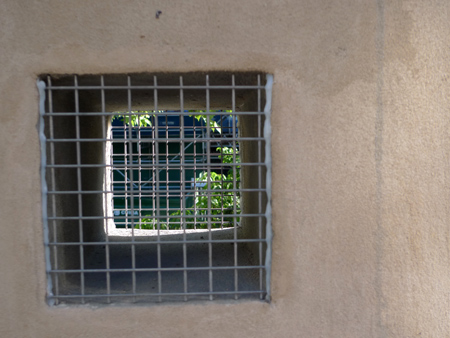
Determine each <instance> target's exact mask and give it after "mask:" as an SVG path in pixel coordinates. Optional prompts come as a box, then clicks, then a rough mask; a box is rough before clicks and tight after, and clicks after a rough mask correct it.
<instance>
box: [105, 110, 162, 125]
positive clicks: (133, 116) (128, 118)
mask: <svg viewBox="0 0 450 338" xmlns="http://www.w3.org/2000/svg"><path fill="white" fill-rule="evenodd" d="M153 114H154V112H153V111H146V110H144V111H131V112H130V114H123V115H114V116H113V118H112V120H113V121H114V120H115V119H118V120H122V121H123V122H124V123H125V124H126V125H129V124H130V123H131V126H132V127H136V126H139V127H147V126H151V125H152V121H151V120H150V115H153Z"/></svg>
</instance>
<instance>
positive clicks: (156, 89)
mask: <svg viewBox="0 0 450 338" xmlns="http://www.w3.org/2000/svg"><path fill="white" fill-rule="evenodd" d="M153 84H154V86H155V89H154V90H153V96H154V101H155V112H156V118H155V139H156V141H155V143H156V146H155V157H156V164H159V141H158V139H159V130H158V79H157V78H156V76H153ZM155 182H156V190H157V192H156V216H157V218H156V224H157V226H156V228H157V241H158V244H157V261H158V294H160V295H161V293H162V276H161V270H160V269H161V243H160V240H161V219H160V217H159V216H160V215H161V213H160V208H161V203H160V192H159V190H160V189H159V171H158V167H157V168H156V175H155ZM158 301H159V302H161V301H162V298H161V296H159V297H158Z"/></svg>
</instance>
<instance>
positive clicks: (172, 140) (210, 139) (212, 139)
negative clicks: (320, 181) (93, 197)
mask: <svg viewBox="0 0 450 338" xmlns="http://www.w3.org/2000/svg"><path fill="white" fill-rule="evenodd" d="M221 128H228V127H221ZM127 141H133V142H140V143H152V142H158V143H161V144H162V143H163V142H166V141H170V142H169V144H170V143H178V142H181V141H184V142H197V143H213V142H232V141H236V142H239V141H264V137H185V138H180V137H154V138H150V137H148V138H147V137H135V138H134V137H131V138H120V139H115V138H48V139H46V142H51V143H57V142H74V143H75V142H111V143H125V142H127ZM146 141H148V142H146ZM198 156H200V155H198Z"/></svg>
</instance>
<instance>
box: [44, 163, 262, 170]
mask: <svg viewBox="0 0 450 338" xmlns="http://www.w3.org/2000/svg"><path fill="white" fill-rule="evenodd" d="M239 166H261V167H264V166H266V163H264V162H239V163H208V164H189V163H184V164H183V167H185V169H191V168H194V167H195V168H196V169H201V168H202V167H205V168H207V167H209V168H211V169H214V168H215V167H239ZM107 167H114V169H117V170H125V169H133V168H136V169H149V168H154V167H168V168H179V167H180V165H179V164H177V163H173V164H172V163H169V164H164V163H161V164H159V163H158V164H157V163H155V164H127V165H126V166H123V167H121V166H117V165H115V164H49V165H47V168H107Z"/></svg>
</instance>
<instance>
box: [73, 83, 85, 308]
mask: <svg viewBox="0 0 450 338" xmlns="http://www.w3.org/2000/svg"><path fill="white" fill-rule="evenodd" d="M73 80H74V87H75V89H74V91H75V140H76V141H75V144H76V157H77V189H78V193H77V196H78V217H79V219H78V231H79V236H80V270H82V271H83V270H84V246H83V242H84V240H83V237H84V235H83V220H82V217H83V204H82V203H83V199H82V195H81V193H80V191H82V189H83V186H82V183H81V179H82V175H81V144H80V138H81V136H80V101H79V93H78V77H77V75H74V78H73ZM80 284H81V285H80V286H81V295H82V298H81V303H82V304H84V302H85V298H84V294H85V280H84V272H80Z"/></svg>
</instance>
